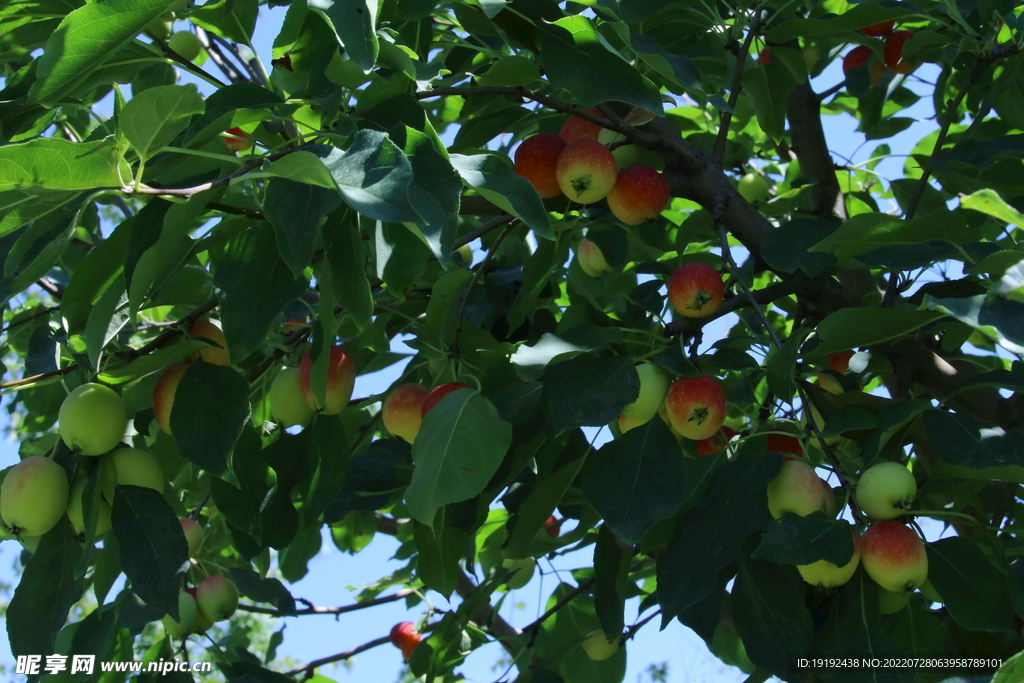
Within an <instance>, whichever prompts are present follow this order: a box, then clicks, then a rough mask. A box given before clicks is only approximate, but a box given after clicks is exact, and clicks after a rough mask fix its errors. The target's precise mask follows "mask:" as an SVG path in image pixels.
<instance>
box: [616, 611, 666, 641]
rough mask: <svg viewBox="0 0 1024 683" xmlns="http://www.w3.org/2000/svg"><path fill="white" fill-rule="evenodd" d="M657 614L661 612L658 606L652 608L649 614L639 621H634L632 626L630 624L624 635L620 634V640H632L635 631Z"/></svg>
mask: <svg viewBox="0 0 1024 683" xmlns="http://www.w3.org/2000/svg"><path fill="white" fill-rule="evenodd" d="M659 614H661V609H660V608H659V609H656V610H654V611H653V612H652V613H651V614H650V616H647V617H644V618H643V619H642V620H640V621H638V622H636V623H635V624H633V625H632V626H630V627H629V630H627V631H626V633H625V635H623V636H622V642H626V641H627V640H632V639H633V637H634V636H635V635H636V632H637V631H639V630H640V629H642V628H643V627H644V626H645V625H646V624H647V622H649V621H651V620H652V619H654V618H655V617H657V616H658V615H659Z"/></svg>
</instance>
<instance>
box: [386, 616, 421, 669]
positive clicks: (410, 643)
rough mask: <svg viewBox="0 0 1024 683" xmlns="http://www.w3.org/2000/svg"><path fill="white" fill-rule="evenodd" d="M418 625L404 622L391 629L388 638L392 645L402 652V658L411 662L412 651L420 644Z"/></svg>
mask: <svg viewBox="0 0 1024 683" xmlns="http://www.w3.org/2000/svg"><path fill="white" fill-rule="evenodd" d="M415 629H416V625H415V624H413V623H412V622H411V621H403V622H401V623H398V624H395V625H394V626H392V627H391V633H390V634H388V638H389V639H390V640H391V642H392V644H394V646H395V647H397V648H398V649H399V650H401V651H402V658H403V659H405V661H409V657H411V656H412V651H413V650H415V649H416V646H417V645H419V644H420V639H421V636H420V634H418V633H416V630H415Z"/></svg>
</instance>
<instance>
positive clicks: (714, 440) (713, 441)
mask: <svg viewBox="0 0 1024 683" xmlns="http://www.w3.org/2000/svg"><path fill="white" fill-rule="evenodd" d="M734 436H736V430H735V429H733V428H732V427H725V426H723V427H722V428H721V429H720V430H718V433H716V434H714V435H712V436H709V437H708V438H706V439H701V440H700V441H698V442H697V455H698V456H701V455H711V454H713V453H718V452H720V451H722V450H725V447H726V446H728V445H729V442H730V441H731V440H732V437H734Z"/></svg>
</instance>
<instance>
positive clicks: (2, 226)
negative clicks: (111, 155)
mask: <svg viewBox="0 0 1024 683" xmlns="http://www.w3.org/2000/svg"><path fill="white" fill-rule="evenodd" d="M125 170H126V172H127V169H125ZM125 177H126V178H127V177H128V175H126V176H125ZM77 196H78V192H76V191H73V190H72V191H48V190H45V189H42V188H25V189H21V190H8V191H6V192H3V191H0V237H3V236H4V235H6V234H8V233H10V232H12V231H14V230H17V229H18V228H20V227H21V226H23V225H25V224H26V223H28V222H29V221H32V220H35V219H36V218H40V217H42V216H45V215H46V214H48V213H50V212H51V211H55V210H56V209H59V208H60V207H62V206H64V205H65V204H67V203H68V202H70V201H71V200H72V199H74V198H75V197H77Z"/></svg>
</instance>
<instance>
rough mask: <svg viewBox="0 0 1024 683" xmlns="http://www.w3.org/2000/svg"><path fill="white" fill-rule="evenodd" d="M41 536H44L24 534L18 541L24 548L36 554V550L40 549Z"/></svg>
mask: <svg viewBox="0 0 1024 683" xmlns="http://www.w3.org/2000/svg"><path fill="white" fill-rule="evenodd" d="M41 538H42V536H22V537H21V538H19V539H18V542H19V543H21V547H22V548H24V549H25V550H27V551H28V552H29V553H30V554H32V555H35V553H36V551H37V550H39V539H41Z"/></svg>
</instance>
